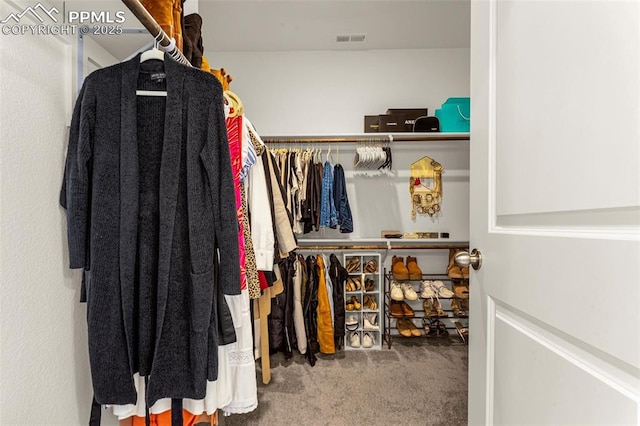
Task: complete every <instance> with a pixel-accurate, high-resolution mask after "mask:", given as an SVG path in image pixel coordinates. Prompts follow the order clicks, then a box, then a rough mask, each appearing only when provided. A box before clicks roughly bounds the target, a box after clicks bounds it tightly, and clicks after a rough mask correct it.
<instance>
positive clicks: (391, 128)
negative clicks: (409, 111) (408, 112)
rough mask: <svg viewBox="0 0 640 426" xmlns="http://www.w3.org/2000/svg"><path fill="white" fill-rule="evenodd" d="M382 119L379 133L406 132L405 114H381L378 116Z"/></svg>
mask: <svg viewBox="0 0 640 426" xmlns="http://www.w3.org/2000/svg"><path fill="white" fill-rule="evenodd" d="M378 117H379V119H380V123H379V124H380V126H379V127H378V131H379V132H389V133H396V132H406V130H405V125H404V120H405V115H404V114H381V115H379V116H378Z"/></svg>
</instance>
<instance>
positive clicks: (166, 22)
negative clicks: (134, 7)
mask: <svg viewBox="0 0 640 426" xmlns="http://www.w3.org/2000/svg"><path fill="white" fill-rule="evenodd" d="M140 3H142V5H143V6H144V8H145V9H147V11H148V12H149V13H150V14H151V16H153V19H155V20H156V22H157V23H158V25H160V27H161V28H162V30H163V31H164V32H165V33H167V35H168V36H169V38H173V39H175V40H176V46H177V47H178V49H180V51H182V23H181V16H182V0H140ZM153 35H155V34H153Z"/></svg>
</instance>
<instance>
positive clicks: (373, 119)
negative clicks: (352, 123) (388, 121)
mask: <svg viewBox="0 0 640 426" xmlns="http://www.w3.org/2000/svg"><path fill="white" fill-rule="evenodd" d="M379 126H380V125H379V118H378V116H377V115H365V116H364V132H365V133H377V132H378V127H379Z"/></svg>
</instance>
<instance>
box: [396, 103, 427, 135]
mask: <svg viewBox="0 0 640 426" xmlns="http://www.w3.org/2000/svg"><path fill="white" fill-rule="evenodd" d="M428 112H429V110H428V109H427V108H389V109H388V110H387V114H391V115H393V114H403V115H404V130H397V131H398V132H401V131H404V132H413V123H414V122H415V121H416V118H418V117H424V116H427V115H429V114H428Z"/></svg>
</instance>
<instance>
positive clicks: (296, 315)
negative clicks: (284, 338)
mask: <svg viewBox="0 0 640 426" xmlns="http://www.w3.org/2000/svg"><path fill="white" fill-rule="evenodd" d="M293 268H294V271H295V275H294V276H293V326H294V328H295V330H296V340H297V341H298V351H300V353H301V354H302V355H304V354H306V353H307V332H306V331H305V328H304V311H303V309H302V302H303V295H304V287H303V284H302V283H303V282H305V281H306V279H307V277H306V275H307V274H306V271H305V265H304V263H303V262H301V261H300V260H299V259H297V258H296V259H294V262H293Z"/></svg>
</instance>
